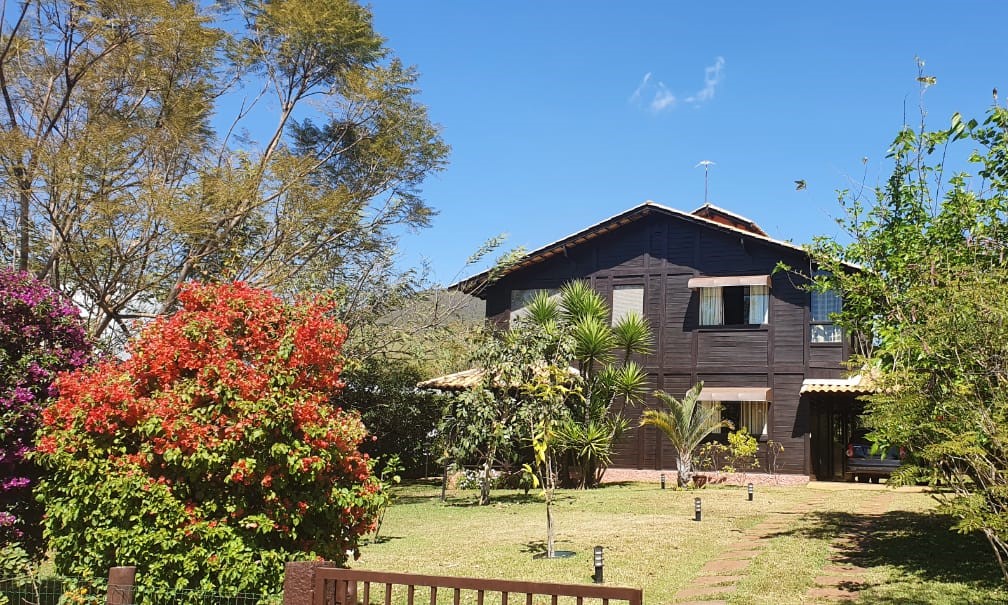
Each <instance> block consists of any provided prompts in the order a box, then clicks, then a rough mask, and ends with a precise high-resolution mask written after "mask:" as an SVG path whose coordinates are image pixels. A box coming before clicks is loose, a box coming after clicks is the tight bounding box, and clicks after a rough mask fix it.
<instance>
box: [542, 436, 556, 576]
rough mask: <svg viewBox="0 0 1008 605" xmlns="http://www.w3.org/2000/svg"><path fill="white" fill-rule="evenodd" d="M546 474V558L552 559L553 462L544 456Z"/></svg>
mask: <svg viewBox="0 0 1008 605" xmlns="http://www.w3.org/2000/svg"><path fill="white" fill-rule="evenodd" d="M545 467H546V473H545V475H546V476H545V477H543V486H544V487H545V488H546V489H545V490H544V491H545V495H546V558H548V559H552V558H553V555H554V552H555V551H554V548H553V490H554V489H555V488H556V485H555V482H554V480H553V460H552V456H550V455H549V454H546V464H545Z"/></svg>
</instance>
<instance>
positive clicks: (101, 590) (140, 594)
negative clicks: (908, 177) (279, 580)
mask: <svg viewBox="0 0 1008 605" xmlns="http://www.w3.org/2000/svg"><path fill="white" fill-rule="evenodd" d="M282 602H283V596H282V595H280V594H259V593H251V592H235V593H219V592H213V591H206V590H191V589H186V590H152V589H144V587H143V586H138V587H134V586H117V585H112V586H108V585H103V586H95V585H90V584H87V583H84V582H81V581H80V580H76V579H74V578H59V577H49V578H40V577H37V576H20V577H15V578H0V605H280V604H281V603H282Z"/></svg>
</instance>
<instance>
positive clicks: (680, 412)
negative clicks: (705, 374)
mask: <svg viewBox="0 0 1008 605" xmlns="http://www.w3.org/2000/svg"><path fill="white" fill-rule="evenodd" d="M701 390H703V381H701V382H698V383H696V384H695V385H693V387H692V388H691V389H690V390H689V391H687V392H686V395H685V396H684V397H683V398H682V399H676V398H675V397H673V396H672V395H669V394H668V393H666V392H665V391H661V390H659V391H655V395H656V396H657V397H658V398H659V399H661V400H662V402H663V403H664V404H665V405H666V407H668V411H662V410H644V414H643V415H642V416H641V422H640V423H641V426H653V427H655V428H657V429H658V430H660V431H661V432H663V433H665V437H667V438H668V440H669V443H670V444H671V445H672V447H673V448H674V449H675V451H676V471H677V484H678V486H679V487H686V486H687V485H689V482H690V480H691V479H692V478H693V450H695V449H696V448H697V446H699V445H700V442H701V441H703V439H704V437H706V436H707V435H708V434H709V433H710V432H711V431H712V430H713V429H715V428H721V427H728V428H734V426H733V425H732V423H731V421H729V420H721V421H720V422H716V421H717V419H718V418H720V410H719V409H717V408H714V407H707V406H702V405H698V404H699V401H700V391H701Z"/></svg>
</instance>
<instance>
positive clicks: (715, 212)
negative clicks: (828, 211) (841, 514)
mask: <svg viewBox="0 0 1008 605" xmlns="http://www.w3.org/2000/svg"><path fill="white" fill-rule="evenodd" d="M653 213H658V214H662V215H665V216H671V217H674V218H677V219H680V220H684V221H686V222H688V223H693V224H695V225H700V226H704V227H709V228H712V229H715V230H718V231H721V232H724V233H732V234H738V235H743V236H745V237H748V238H751V239H754V240H757V241H761V242H764V243H767V244H770V245H771V246H777V247H780V248H785V249H787V250H789V251H795V252H800V253H802V254H807V252H806V251H805V250H804V249H803V248H802V247H801V246H796V245H795V244H793V243H791V242H786V241H782V240H777V239H773V238H771V237H769V236H767V235H766V234H765V233H764V232H763V230H762V229H760V228H759V226H758V225H757V224H756V223H754V222H753V221H751V220H750V219H747V218H745V217H743V216H739V215H737V214H734V213H732V212H728V211H727V210H724V209H722V208H718V207H717V206H714V205H712V204H704V205H703V206H701V207H700V208H697V210H695V211H694V212H693V213H689V212H683V211H682V210H676V209H675V208H669V207H668V206H663V205H661V204H659V203H657V202H652V201H651V200H648V201H646V202H644V203H643V204H640V205H639V206H635V207H633V208H631V209H629V210H625V211H623V212H621V213H619V214H617V215H615V216H611V217H609V218H607V219H605V220H602V221H600V222H598V223H595V224H594V225H591V226H590V227H587V228H585V229H582V230H581V231H578V232H577V233H574V234H571V235H568V236H567V237H564V238H562V239H559V240H557V241H555V242H553V243H551V244H547V245H545V246H543V247H541V248H538V249H536V250H533V251H532V252H529V253H528V254H526V255H525V256H523V257H521V258H520V259H519V260H518V261H517V262H515V263H514V264H512V265H510V266H509V267H507V268H506V269H504V270H503V271H501V272H500V273H498V274H497V275H495V276H494V277H495V278H498V279H499V278H501V277H503V276H505V275H507V274H509V273H513V272H515V271H517V270H518V269H523V268H525V267H528V266H530V265H534V264H536V263H539V262H542V261H544V260H546V259H548V258H550V257H552V256H555V255H557V254H563V253H564V252H566V250H567V249H568V248H571V247H573V246H578V245H580V244H583V243H585V242H587V241H589V240H592V239H595V238H596V237H599V236H601V235H604V234H606V233H609V232H611V231H614V230H616V229H618V228H620V227H622V226H624V225H627V224H629V223H632V222H634V221H637V220H640V219H642V218H644V217H645V216H648V215H650V214H653ZM697 213H699V214H697ZM708 217H711V218H708ZM718 219H720V220H718ZM490 271H491V270H486V271H483V272H481V273H477V274H476V275H473V276H471V277H467V278H466V279H463V280H460V281H459V282H457V283H455V284H452V285H451V286H449V288H450V289H459V290H463V291H475V292H474V294H475V295H476V296H480V297H481V298H482V296H481V293H480V292H479V291H478V290H479V289H480V288H481V287H482V286H483V285H485V282H486V281H487V278H488V277H489V276H490Z"/></svg>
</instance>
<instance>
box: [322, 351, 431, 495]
mask: <svg viewBox="0 0 1008 605" xmlns="http://www.w3.org/2000/svg"><path fill="white" fill-rule="evenodd" d="M422 379H423V376H422V375H421V373H420V370H419V369H418V368H416V367H414V366H413V365H411V364H409V363H406V362H402V361H396V360H386V359H371V360H368V361H366V362H364V363H362V364H360V365H358V366H357V367H354V368H353V369H350V370H348V371H346V372H345V373H344V380H345V382H346V386H344V387H343V390H342V391H341V392H340V394H339V396H338V397H337V399H336V402H337V403H338V404H339V405H340V406H342V407H343V408H344V409H348V410H357V411H358V412H360V415H361V420H363V421H364V426H365V427H367V429H368V432H369V433H371V434H372V435H374V437H375V438H374V439H373V440H369V441H367V442H365V443H364V444H363V445H362V446H361V449H362V450H363V451H364V452H366V453H368V454H369V455H370V456H371V457H372V458H375V459H376V460H377V461H378V465H379V467H381V466H384V462H383V461H384V460H385V459H387V458H390V457H391V456H398V458H399V463H400V464H401V465H402V467H403V468H402V470H403V472H404V473H405V474H406V475H409V476H413V477H419V476H421V475H423V474H424V473H425V472H428V471H430V470H431V469H432V468H434V466H435V465H436V464H437V459H438V457H439V454H438V453H437V452H435V451H434V443H435V441H436V437H437V436H436V431H437V425H438V421H439V420H440V418H441V412H442V410H443V407H444V402H443V401H442V400H441V397H440V396H438V395H436V394H434V393H432V392H431V391H424V390H420V389H417V388H416V384H417V382H419V381H420V380H422Z"/></svg>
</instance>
